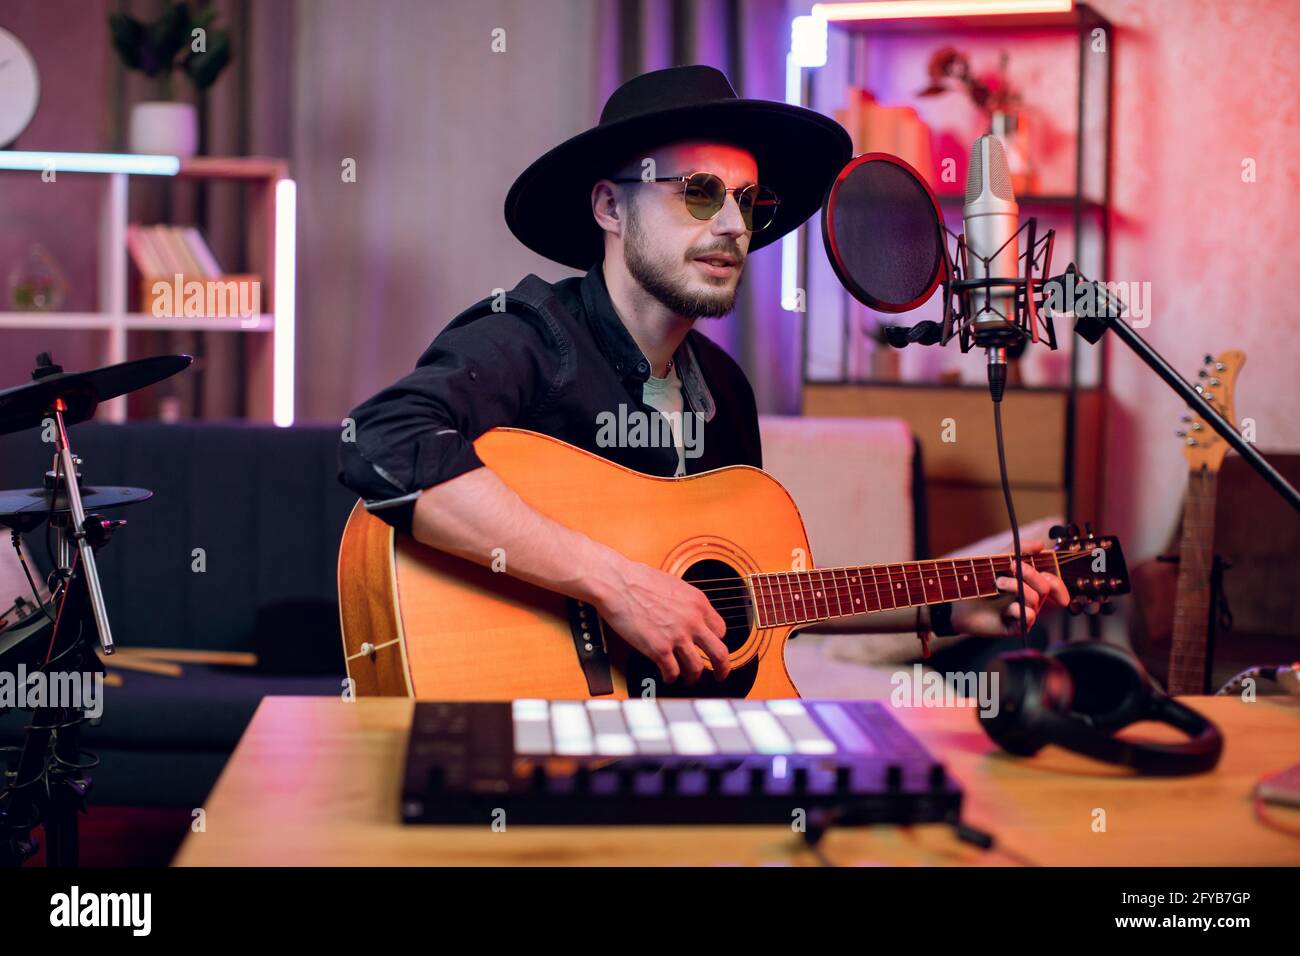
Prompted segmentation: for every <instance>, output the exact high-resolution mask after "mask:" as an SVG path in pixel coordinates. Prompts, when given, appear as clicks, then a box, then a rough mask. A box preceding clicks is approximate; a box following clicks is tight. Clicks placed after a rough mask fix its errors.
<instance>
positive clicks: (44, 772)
mask: <svg viewBox="0 0 1300 956" xmlns="http://www.w3.org/2000/svg"><path fill="white" fill-rule="evenodd" d="M66 411H67V405H66V404H65V403H64V401H63V399H62V398H59V399H55V401H54V404H53V405H52V406H51V408H50V409H49V415H50V418H52V419H53V422H54V425H55V428H56V433H55V442H56V455H55V463H54V474H55V479H54V487H53V488H52V489H51V492H50V494H51V502H52V503H51V512H52V515H51V518H50V523H51V525H52V526H53V528H54V530H55V533H56V534H57V541H58V544H57V549H56V552H55V557H56V565H57V567H56V568H55V570H54V572H53V575H52V578H57V579H58V583H57V584H56V585H54V586H52V588H51V590H53V591H55V592H56V594H57V591H58V590H59V589H60V588H61V590H62V593H63V600H62V603H61V604H58V610H57V612H56V617H55V620H54V625H53V633H52V634H51V636H50V640H49V644H48V647H47V649H46V651H45V655H44V659H43V660H42V661H41V663H40V664H39V665H38V667H37V668H36V670H38V671H41V672H44V673H45V674H46V675H47V680H46V687H45V692H46V699H45V700H43V701H42V703H41V706H37V707H36V708H35V709H34V714H33V717H32V722H31V723H30V724H28V725H27V727H26V728H25V733H26V736H25V739H24V742H23V745H22V747H21V751H20V755H19V758H18V763H17V767H16V768H15V769H13V770H10V771H9V772H7V773H6V775H5V779H4V783H3V786H0V866H21V865H22V864H23V863H24V862H26V861H27V860H28V859H30V858H31V857H32V855H33V854H35V852H36V849H37V843H36V841H35V840H34V839H33V837H32V830H33V829H34V828H36V827H38V826H44V828H45V839H46V853H45V859H46V864H47V865H48V866H76V865H77V862H78V855H79V846H78V831H77V814H78V813H79V812H84V810H85V798H86V795H87V794H88V793H89V791H90V787H91V779H90V777H89V776H87V775H86V773H85V771H86V770H88V769H90V768H91V767H94V766H95V764H96V763H97V761H96V760H94V759H92V760H90V761H88V762H86V763H82V762H81V758H82V754H81V752H80V749H79V745H78V738H79V736H80V728H81V724H82V722H83V721H84V720H85V719H86V715H85V713H84V704H85V701H84V700H82V701H81V702H80V704H78V705H76V706H51V704H53V703H55V702H54V701H53V700H51V699H50V697H51V694H52V691H53V690H54V688H55V687H56V686H59V684H60V683H61V682H57V681H50V680H49V679H48V675H50V674H51V673H56V672H57V673H71V674H73V675H74V676H75V678H77V679H78V680H81V675H83V674H102V673H103V665H102V663H101V662H100V661H99V659H98V658H97V657H96V656H95V653H94V650H93V643H92V642H93V641H94V640H95V639H96V638H97V639H98V642H99V647H100V649H102V650H103V652H104V653H105V654H111V653H113V636H112V631H111V629H110V628H109V623H108V612H107V611H106V609H105V607H104V593H103V590H102V588H101V587H100V583H99V573H98V570H97V568H96V565H95V549H96V548H99V547H102V546H103V545H105V544H107V543H108V541H109V540H110V538H111V536H112V533H113V530H114V529H115V528H116V527H118V526H119V525H121V524H123V523H124V522H122V521H108V520H105V519H103V518H102V517H101V516H100V515H95V514H92V515H89V516H87V515H86V513H85V509H84V508H83V506H82V499H81V487H80V484H79V483H78V481H77V470H76V466H77V460H76V459H75V458H74V457H73V454H72V449H71V447H70V445H69V443H68V433H67V431H66V429H65V428H64V412H66ZM60 493H63V494H66V496H67V510H66V511H61V512H60V513H58V514H53V512H54V505H53V502H54V501H55V500H56V499H57V498H58V497H59V495H60ZM50 603H51V604H55V603H56V602H55V601H53V600H51V602H50ZM87 625H89V626H87ZM56 665H57V670H56V669H55V668H56ZM62 686H63V687H64V688H66V687H67V684H66V683H63V684H62ZM82 686H84V681H83V682H82ZM60 703H64V704H68V703H69V702H68V701H62V702H60Z"/></svg>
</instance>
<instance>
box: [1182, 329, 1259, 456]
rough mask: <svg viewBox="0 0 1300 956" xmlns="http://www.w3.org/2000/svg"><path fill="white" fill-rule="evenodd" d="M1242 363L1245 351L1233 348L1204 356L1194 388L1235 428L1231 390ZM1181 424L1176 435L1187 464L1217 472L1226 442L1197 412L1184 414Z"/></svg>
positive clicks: (1225, 449)
mask: <svg viewBox="0 0 1300 956" xmlns="http://www.w3.org/2000/svg"><path fill="white" fill-rule="evenodd" d="M1245 364H1246V353H1245V352H1242V351H1241V350H1240V349H1232V350H1231V351H1228V352H1223V353H1221V354H1220V355H1218V356H1213V355H1207V356H1205V362H1204V366H1205V367H1204V368H1202V369H1201V370H1200V372H1199V373H1197V374H1198V377H1199V378H1200V382H1198V383H1197V385H1196V390H1197V391H1198V392H1200V393H1201V397H1202V398H1204V399H1205V400H1206V401H1207V402H1209V403H1210V406H1211V407H1212V408H1213V409H1214V410H1215V411H1216V412H1218V413H1219V414H1220V415H1221V416H1223V419H1224V421H1226V422H1227V423H1228V424H1229V425H1230V426H1231V427H1232V428H1234V429H1235V428H1236V427H1237V424H1236V422H1237V413H1236V409H1235V408H1234V398H1233V394H1232V393H1233V389H1234V388H1235V387H1236V384H1237V373H1238V372H1240V371H1241V367H1242V366H1243V365H1245ZM1183 423H1184V426H1185V427H1184V428H1182V429H1179V430H1178V431H1177V432H1175V434H1176V435H1178V437H1179V438H1181V439H1182V440H1183V456H1184V457H1185V458H1186V459H1187V467H1188V468H1189V469H1190V470H1192V471H1201V470H1202V469H1204V470H1206V471H1209V472H1218V470H1219V468H1220V466H1221V465H1222V464H1223V457H1224V456H1225V455H1226V454H1227V453H1228V443H1227V442H1226V441H1224V440H1223V438H1222V436H1220V435H1219V433H1218V432H1216V431H1215V430H1214V428H1213V426H1211V425H1210V424H1209V423H1208V422H1206V421H1205V419H1204V418H1202V417H1201V416H1200V415H1198V414H1195V413H1192V414H1188V415H1184V416H1183Z"/></svg>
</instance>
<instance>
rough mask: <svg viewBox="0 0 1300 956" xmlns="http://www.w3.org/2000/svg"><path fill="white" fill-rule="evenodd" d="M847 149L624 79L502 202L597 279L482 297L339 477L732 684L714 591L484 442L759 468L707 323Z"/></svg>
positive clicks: (374, 401)
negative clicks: (526, 490)
mask: <svg viewBox="0 0 1300 956" xmlns="http://www.w3.org/2000/svg"><path fill="white" fill-rule="evenodd" d="M850 153H851V144H850V140H849V137H848V134H847V133H846V132H845V131H844V129H843V128H842V127H841V126H839V125H838V124H837V123H835V122H834V121H832V120H830V119H828V118H826V117H824V116H822V115H821V114H819V113H817V112H814V111H812V110H806V109H802V108H799V107H793V106H788V105H786V104H782V103H773V102H767V101H763V100H741V99H738V98H737V97H736V94H735V92H734V90H732V88H731V85H730V83H729V82H728V81H727V79H726V77H725V76H724V75H723V74H722V73H720V72H719V71H717V70H715V69H712V68H710V67H704V66H686V67H675V68H673V69H668V70H659V71H656V72H653V73H647V74H644V75H642V76H639V77H636V78H635V79H633V80H631V81H629V82H628V83H626V84H624V85H623V86H622V87H620V88H619V89H618V90H616V91H615V92H614V94H613V95H612V96H611V97H610V99H609V102H608V103H607V104H606V106H605V109H604V110H603V111H602V113H601V120H600V123H599V124H598V125H597V126H596V127H594V128H593V129H590V130H587V131H586V132H584V133H582V134H579V135H578V136H575V137H573V138H572V139H570V140H568V141H566V142H565V143H562V144H561V145H560V146H558V147H556V148H555V149H553V150H551V151H550V152H549V153H547V154H546V155H545V156H543V157H542V158H541V159H539V160H537V161H536V162H534V163H533V164H532V165H531V166H530V167H529V168H528V169H527V170H525V171H524V172H523V173H522V174H521V175H520V177H519V178H518V179H517V180H516V181H515V183H514V185H513V186H512V187H511V189H510V191H509V193H508V194H507V196H506V210H505V213H506V221H507V224H508V225H509V227H510V229H511V231H512V232H513V233H514V234H515V236H516V237H517V238H519V240H520V241H521V242H523V243H524V244H525V245H526V246H528V247H529V248H531V249H533V250H534V251H536V252H538V253H540V254H542V255H544V256H546V257H547V258H550V259H553V260H555V261H557V262H561V263H563V264H565V265H568V266H571V267H573V268H577V269H585V270H586V275H585V276H584V277H582V278H571V279H564V280H561V281H559V282H557V283H554V284H549V283H545V282H543V281H542V280H540V279H538V278H537V277H536V276H528V277H527V278H526V279H525V280H523V281H522V282H521V283H520V284H519V286H517V287H516V288H515V289H514V290H512V292H511V293H510V295H509V296H506V297H505V300H506V301H505V303H504V307H500V306H502V303H501V302H500V301H499V300H493V299H491V298H489V299H485V300H483V301H482V302H480V303H478V304H477V305H475V306H473V307H471V308H470V309H469V310H467V311H466V312H464V313H462V314H461V315H459V316H457V317H456V318H455V319H453V321H452V322H451V324H450V325H448V327H447V328H446V329H444V330H443V332H442V333H441V334H439V335H438V336H437V338H436V339H435V340H434V342H433V344H432V345H431V346H430V347H429V349H428V350H427V351H426V352H425V354H424V355H423V356H421V358H420V360H419V362H418V363H417V366H416V369H415V371H414V372H412V373H411V374H410V375H408V376H407V377H406V378H404V379H402V380H401V381H399V382H397V383H396V384H394V385H392V386H391V387H389V388H387V389H384V390H383V391H382V392H380V393H379V394H378V395H376V396H374V397H373V398H371V399H369V400H367V401H366V402H364V403H362V404H361V405H360V406H358V407H357V408H356V409H355V410H354V411H353V413H352V416H351V417H352V419H353V420H354V422H355V425H356V429H355V437H356V440H355V441H349V442H344V443H343V444H342V446H341V451H340V469H341V470H340V479H341V480H342V481H343V482H344V484H346V485H347V486H348V487H349V488H351V489H353V490H354V491H356V492H357V493H358V494H359V495H360V496H361V497H362V498H363V499H364V500H365V502H366V506H367V508H368V509H370V510H371V511H372V512H373V513H374V514H376V515H378V516H379V517H381V518H383V519H384V520H386V521H388V522H389V523H390V524H392V525H393V526H394V527H396V528H398V529H399V530H401V531H405V532H408V533H410V534H412V535H413V536H414V537H415V538H416V539H417V540H419V541H421V542H423V543H425V544H428V545H430V546H432V547H435V548H440V549H442V550H445V551H448V552H451V553H453V554H456V555H459V556H461V557H464V558H467V559H469V560H471V561H475V562H478V563H480V564H489V563H490V561H491V560H492V555H493V553H494V552H495V553H500V552H497V551H496V549H504V553H505V554H506V555H507V556H508V562H507V567H508V569H509V573H510V574H513V575H514V576H516V577H519V578H521V579H523V580H525V581H529V582H531V583H533V584H537V585H540V586H542V587H546V588H549V589H551V590H554V591H558V592H560V593H563V594H565V595H568V596H570V597H574V598H577V599H579V600H581V601H585V602H587V603H589V604H591V605H592V606H594V607H595V608H596V609H597V610H598V611H599V612H600V613H601V615H602V616H603V617H604V619H605V620H606V622H607V623H608V624H609V625H610V626H612V627H613V628H614V630H615V631H617V632H618V633H619V634H620V635H621V636H622V637H623V638H624V639H625V640H626V641H627V642H628V643H629V644H631V645H632V647H633V648H635V649H636V650H637V651H639V652H640V653H642V654H644V655H645V656H646V657H647V658H649V659H650V660H651V661H653V662H654V663H655V664H656V665H657V666H658V668H659V670H660V673H661V675H662V677H663V679H664V680H665V681H667V682H669V683H672V682H674V681H676V680H678V679H679V678H681V679H682V680H684V681H686V682H687V683H693V682H695V681H696V680H698V679H699V677H700V675H701V673H702V671H703V669H704V667H703V662H702V660H701V657H700V653H699V652H700V651H703V653H704V655H706V656H707V658H708V659H709V661H710V662H711V664H712V671H713V674H714V677H715V678H716V679H719V680H721V679H724V678H725V677H726V676H727V674H728V673H729V664H728V661H727V651H726V647H725V645H724V644H723V643H722V640H721V638H722V637H723V636H724V634H725V627H724V625H723V621H722V618H721V617H719V615H718V614H717V612H716V611H715V610H714V609H713V608H712V607H711V606H710V604H709V603H708V601H707V600H706V598H705V596H704V594H703V593H702V592H701V591H699V590H698V589H696V588H695V587H693V586H691V585H689V584H686V583H685V582H683V581H681V580H680V579H678V578H676V577H673V576H671V575H668V574H665V573H664V572H662V571H660V570H658V569H657V568H653V567H650V566H648V565H645V564H642V563H639V562H636V561H632V560H629V559H628V558H626V557H624V556H623V555H621V554H619V553H617V552H616V551H614V550H612V549H611V548H609V547H606V546H605V545H603V544H600V543H599V542H597V541H594V540H592V539H591V538H589V537H587V536H586V535H584V534H581V533H579V532H576V531H574V530H572V529H570V528H567V527H565V526H563V525H560V524H558V523H556V522H555V521H552V520H551V519H549V518H547V517H546V516H544V515H542V514H540V513H539V512H537V511H536V510H534V509H533V508H531V507H529V506H528V505H527V504H525V503H524V502H523V501H522V500H521V499H520V498H519V496H518V495H516V494H515V493H514V492H513V491H512V490H511V489H510V488H508V487H507V486H506V485H505V484H504V483H503V482H502V481H501V480H500V479H499V478H497V476H496V475H495V474H494V473H493V472H492V471H490V470H489V469H488V468H486V467H485V466H483V463H482V462H481V461H480V460H479V459H478V457H477V455H476V454H475V452H474V449H473V445H472V442H473V440H474V439H476V438H477V437H478V436H479V435H481V434H482V433H483V432H484V431H486V430H488V429H489V428H493V427H496V426H502V425H514V426H518V427H522V428H528V429H531V430H534V431H539V432H544V433H546V434H549V435H553V436H554V437H556V438H560V439H562V440H564V441H566V442H569V443H571V444H573V445H577V446H579V447H581V448H585V449H587V450H589V451H592V452H594V453H596V454H599V455H602V456H603V457H605V458H608V459H610V460H612V461H616V462H618V463H620V464H622V465H625V466H627V467H629V468H632V469H634V470H636V471H640V472H643V473H648V474H654V475H662V476H673V475H681V474H697V473H699V472H702V471H708V470H711V469H714V468H719V467H722V466H725V465H734V464H746V465H753V466H755V467H761V464H762V458H761V450H760V447H759V432H758V414H757V410H756V406H755V401H754V395H753V392H752V390H751V389H750V386H749V383H748V381H747V380H746V379H745V376H744V373H743V372H742V371H741V370H740V368H739V366H737V365H736V363H735V362H734V361H733V360H732V359H731V358H730V357H729V356H728V355H727V354H726V353H725V352H724V351H722V349H720V348H719V347H718V346H716V345H714V344H713V343H712V342H711V341H710V340H709V339H708V338H707V337H705V336H704V335H702V334H701V333H700V332H699V331H698V330H696V329H695V328H694V326H695V323H696V322H697V320H699V319H701V318H706V317H711V316H720V315H725V314H726V313H728V312H730V311H731V309H732V307H733V306H734V304H735V298H736V290H737V287H738V286H739V283H740V279H741V275H742V274H743V271H744V267H745V262H746V260H747V258H748V256H749V254H750V253H751V252H753V251H754V250H756V249H758V248H761V247H762V246H765V245H768V244H770V243H772V242H775V241H776V240H777V239H779V238H780V237H781V236H782V235H784V234H786V233H788V232H790V231H791V230H793V229H795V228H797V227H798V226H799V225H800V224H801V223H803V222H804V221H805V220H806V219H808V217H809V216H811V215H812V214H813V213H814V212H815V211H816V210H817V208H818V207H819V206H820V204H821V202H822V199H823V196H824V194H825V190H826V187H827V185H828V184H829V183H830V181H831V180H832V179H833V177H834V176H835V174H836V173H837V172H838V171H839V170H840V169H841V168H842V167H843V165H844V164H845V163H846V162H847V161H848V160H849V158H850ZM633 413H637V414H640V415H641V416H647V417H648V418H649V419H650V420H651V421H654V422H656V423H659V422H670V423H673V424H674V425H678V424H680V426H681V427H674V428H672V429H671V438H670V440H668V441H665V442H662V443H646V442H640V441H636V442H634V441H614V442H612V443H611V441H610V440H609V435H610V432H609V428H608V426H609V423H610V422H611V421H612V420H614V421H619V420H622V421H625V420H627V416H628V415H629V414H633ZM620 416H621V417H620ZM660 416H662V417H660ZM683 416H687V417H685V418H683ZM688 426H689V427H688ZM688 432H691V433H692V434H691V435H689V436H688V435H687V433H688ZM688 439H689V440H688ZM628 507H629V508H635V507H636V502H628ZM1038 547H1041V545H1038ZM1024 578H1025V585H1026V591H1025V603H1026V605H1028V607H1027V609H1026V610H1027V617H1028V619H1029V621H1030V623H1032V622H1033V620H1034V617H1035V615H1036V613H1037V612H1038V611H1039V610H1040V609H1041V608H1043V607H1044V606H1046V605H1047V604H1049V603H1061V602H1063V600H1064V599H1065V588H1064V585H1063V584H1062V583H1061V582H1060V580H1059V579H1057V578H1055V577H1050V576H1047V575H1042V574H1039V573H1037V572H1036V571H1035V570H1034V569H1033V568H1030V567H1025V568H1024ZM1000 584H1001V585H1004V586H1006V588H1007V590H1011V589H1012V588H1013V587H1014V584H1013V582H1008V581H1005V580H1004V581H1001V582H1000ZM1017 614H1018V608H1017V607H1016V606H1015V605H1011V606H1008V605H1007V601H1006V599H1001V600H999V601H964V602H958V603H956V604H953V605H952V606H951V608H950V616H951V622H952V626H951V628H950V629H947V628H945V629H944V630H945V632H947V631H948V630H951V631H954V632H957V633H962V634H976V635H984V636H999V637H1004V636H1006V634H1007V633H1008V627H1009V624H1010V621H1011V620H1012V619H1013V618H1014V617H1015V616H1016V615H1017ZM946 616H947V615H946V614H945V617H946ZM916 621H917V614H916V612H914V611H899V612H885V613H881V614H876V615H871V616H869V617H865V618H864V619H862V620H861V621H855V623H856V624H857V625H858V626H859V627H860V628H862V629H864V630H865V629H869V630H875V631H882V632H898V631H904V630H908V629H910V628H912V627H913V626H914V625H915V623H916ZM922 623H924V622H922ZM697 649H698V650H697Z"/></svg>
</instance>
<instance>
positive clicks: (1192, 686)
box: [1169, 468, 1218, 694]
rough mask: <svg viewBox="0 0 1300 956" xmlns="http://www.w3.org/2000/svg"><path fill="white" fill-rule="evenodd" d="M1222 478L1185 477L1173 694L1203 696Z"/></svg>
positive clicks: (1206, 473)
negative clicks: (1216, 510)
mask: <svg viewBox="0 0 1300 956" xmlns="http://www.w3.org/2000/svg"><path fill="white" fill-rule="evenodd" d="M1217 487H1218V473H1217V472H1214V471H1211V470H1210V469H1208V468H1202V469H1198V470H1197V471H1193V472H1191V473H1190V474H1189V475H1188V476H1187V502H1186V504H1185V505H1184V506H1183V531H1182V538H1181V541H1180V543H1179V547H1178V586H1177V590H1176V592H1175V593H1176V595H1177V596H1176V599H1175V604H1174V627H1173V636H1172V638H1171V642H1170V647H1169V693H1171V694H1201V693H1204V692H1205V686H1206V672H1207V663H1208V662H1207V660H1206V658H1207V645H1208V637H1209V626H1210V586H1211V576H1212V574H1213V571H1214V555H1213V552H1214V500H1215V492H1216V490H1217Z"/></svg>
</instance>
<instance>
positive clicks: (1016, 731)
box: [980, 641, 1223, 776]
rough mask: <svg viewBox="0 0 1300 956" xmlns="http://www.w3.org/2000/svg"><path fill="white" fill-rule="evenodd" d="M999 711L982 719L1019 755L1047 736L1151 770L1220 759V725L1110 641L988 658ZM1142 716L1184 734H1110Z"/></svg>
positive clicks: (1202, 765) (1171, 771)
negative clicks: (1157, 737) (1167, 739)
mask: <svg viewBox="0 0 1300 956" xmlns="http://www.w3.org/2000/svg"><path fill="white" fill-rule="evenodd" d="M990 673H991V674H996V675H997V682H998V683H997V690H998V711H997V714H996V715H994V716H988V717H986V716H984V714H983V713H981V714H980V726H982V727H983V728H984V730H985V731H986V732H987V733H988V735H989V736H990V737H992V738H993V740H994V741H995V742H996V743H997V744H998V745H999V746H1001V747H1002V748H1003V749H1004V750H1007V751H1008V752H1010V753H1013V754H1016V755H1017V756H1021V757H1029V756H1032V755H1033V754H1036V753H1037V752H1038V751H1039V750H1041V749H1042V748H1043V747H1044V746H1046V745H1047V744H1056V745H1057V746H1059V747H1064V748H1065V749H1066V750H1073V751H1074V752H1075V753H1079V754H1083V755H1084V756H1088V757H1093V758H1095V759H1097V760H1101V761H1105V762H1106V763H1113V764H1120V765H1122V766H1127V767H1132V768H1134V769H1135V770H1137V771H1138V772H1139V773H1143V774H1151V775H1153V776H1179V775H1182V774H1192V773H1203V772H1205V771H1206V770H1210V769H1212V768H1213V767H1214V765H1215V764H1217V763H1218V762H1219V755H1220V754H1221V753H1222V752H1223V736H1222V735H1221V734H1220V733H1219V728H1218V727H1216V726H1215V725H1214V724H1213V723H1211V722H1210V721H1209V720H1207V719H1206V718H1205V717H1203V716H1201V715H1200V714H1198V713H1197V712H1196V711H1194V710H1192V709H1191V708H1190V707H1187V706H1185V705H1183V704H1180V703H1178V701H1176V700H1172V699H1170V698H1169V697H1168V696H1167V695H1165V694H1164V693H1163V692H1162V691H1161V690H1160V689H1159V688H1158V687H1157V686H1156V684H1155V683H1154V682H1153V681H1152V680H1151V678H1150V677H1148V676H1147V673H1146V670H1145V669H1144V668H1143V667H1142V664H1141V663H1140V662H1139V661H1138V659H1137V658H1136V657H1134V656H1133V655H1132V654H1130V653H1129V652H1128V651H1126V650H1124V649H1122V648H1120V647H1116V646H1115V645H1113V644H1104V643H1101V642H1099V641H1084V642H1077V643H1072V644H1062V645H1061V646H1059V647H1055V648H1053V649H1051V650H1049V651H1047V652H1046V653H1040V652H1038V651H1015V652H1012V653H1009V654H1003V655H1001V656H1000V657H999V658H997V660H995V661H994V662H993V665H992V666H991V667H990ZM1141 720H1153V721H1158V722H1160V723H1162V724H1168V725H1169V726H1171V727H1175V728H1177V729H1178V730H1180V731H1182V732H1183V733H1185V734H1187V736H1188V738H1189V739H1188V740H1187V741H1185V742H1182V743H1157V742H1154V741H1146V740H1121V739H1119V738H1117V737H1114V736H1113V734H1114V733H1115V732H1116V731H1117V730H1120V729H1122V728H1124V727H1127V726H1129V725H1130V724H1134V723H1137V722H1138V721H1141Z"/></svg>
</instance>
